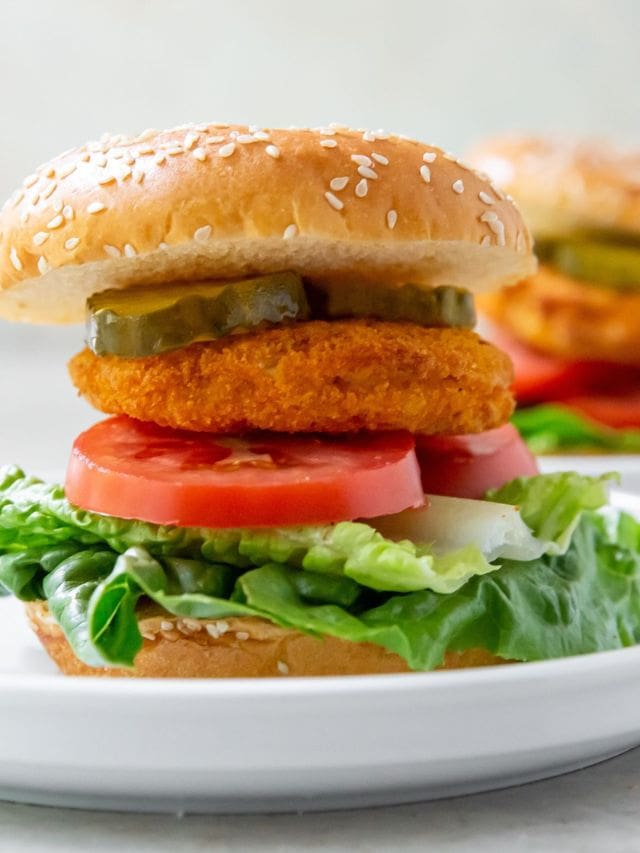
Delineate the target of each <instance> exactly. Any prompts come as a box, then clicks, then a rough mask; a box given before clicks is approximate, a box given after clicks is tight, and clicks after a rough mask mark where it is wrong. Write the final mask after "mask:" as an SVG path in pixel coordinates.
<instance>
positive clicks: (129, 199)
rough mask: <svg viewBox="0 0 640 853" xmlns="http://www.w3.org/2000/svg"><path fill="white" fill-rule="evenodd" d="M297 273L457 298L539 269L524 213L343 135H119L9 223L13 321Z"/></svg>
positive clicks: (422, 161)
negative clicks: (144, 290)
mask: <svg viewBox="0 0 640 853" xmlns="http://www.w3.org/2000/svg"><path fill="white" fill-rule="evenodd" d="M281 269H292V270H297V271H299V272H301V273H302V274H304V275H307V276H308V277H309V278H311V279H314V280H315V281H317V282H319V283H321V282H322V281H323V280H326V279H329V278H331V279H336V278H338V279H339V278H345V279H349V280H353V279H354V278H356V277H357V279H358V281H361V282H366V281H367V280H376V281H384V282H389V283H404V282H407V281H412V282H415V283H422V284H424V285H425V286H437V285H441V284H447V285H458V286H463V287H466V288H468V289H469V290H472V291H475V292H482V291H486V290H490V289H494V288H496V287H498V286H501V285H506V284H513V283H515V282H516V281H518V280H520V279H522V278H524V277H525V276H527V275H529V274H531V273H532V272H533V271H534V269H535V259H534V257H533V255H532V246H531V238H530V235H529V232H528V230H527V227H526V226H525V224H524V222H523V220H522V218H521V216H520V214H519V213H518V211H517V209H516V208H515V206H514V205H513V203H512V202H511V201H510V200H508V199H506V198H505V197H504V196H503V195H502V193H501V192H500V191H499V190H497V189H496V188H495V187H493V186H492V184H491V183H490V182H489V180H488V179H486V177H484V176H480V175H479V174H477V173H476V172H474V171H472V170H471V169H470V168H469V167H467V166H465V165H463V164H462V163H461V162H460V161H458V160H456V159H455V158H453V157H452V156H451V155H449V154H446V153H444V152H443V151H442V150H440V149H439V148H435V147H434V146H432V145H425V144H423V143H420V142H416V141H412V140H409V139H405V138H403V137H399V136H390V135H389V134H386V133H382V132H381V131H379V132H377V133H372V132H369V131H365V132H362V131H355V130H349V129H345V128H342V127H330V128H319V129H315V130H300V129H295V130H294V129H289V130H270V129H269V130H258V129H256V128H247V127H243V126H239V125H215V124H209V125H195V126H188V127H181V128H176V129H173V130H169V131H164V132H157V131H146V132H145V133H143V134H141V135H140V136H138V137H132V138H127V137H122V136H112V137H106V138H104V139H103V140H102V141H101V142H96V143H89V144H87V145H84V146H82V147H81V148H77V149H73V150H71V151H68V152H66V153H64V154H62V155H60V156H59V157H57V158H55V159H54V160H52V161H51V162H49V163H46V164H44V165H43V166H41V167H40V168H39V169H37V170H36V172H35V173H34V174H33V175H30V176H28V177H27V178H26V179H25V180H24V182H23V185H22V187H21V188H20V189H19V190H17V191H16V192H15V193H14V195H13V196H12V197H11V198H10V199H9V200H8V202H7V203H6V204H5V206H4V208H3V210H2V212H1V213H0V317H4V318H7V319H12V320H23V321H28V322H50V323H68V322H76V321H81V320H82V319H83V316H84V304H85V300H86V298H87V297H88V296H89V295H91V294H92V293H95V292H97V291H99V290H103V289H106V288H112V287H120V288H123V287H128V286H131V285H135V284H154V283H158V282H166V281H186V280H193V279H207V278H230V277H234V276H239V275H245V274H251V273H259V272H272V271H277V270H281Z"/></svg>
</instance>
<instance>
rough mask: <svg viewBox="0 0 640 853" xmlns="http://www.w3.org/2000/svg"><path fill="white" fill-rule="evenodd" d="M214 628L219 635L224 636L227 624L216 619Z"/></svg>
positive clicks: (227, 627)
mask: <svg viewBox="0 0 640 853" xmlns="http://www.w3.org/2000/svg"><path fill="white" fill-rule="evenodd" d="M216 627H217V629H218V631H219V633H220V634H226V633H227V631H228V630H229V623H228V622H227V621H225V620H224V619H218V621H217V622H216Z"/></svg>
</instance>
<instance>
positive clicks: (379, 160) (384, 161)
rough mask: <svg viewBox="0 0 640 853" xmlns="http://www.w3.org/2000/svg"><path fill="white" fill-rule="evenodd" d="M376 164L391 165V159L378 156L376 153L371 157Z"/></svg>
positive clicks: (381, 155) (382, 155)
mask: <svg viewBox="0 0 640 853" xmlns="http://www.w3.org/2000/svg"><path fill="white" fill-rule="evenodd" d="M371 156H372V157H373V159H374V160H375V161H376V163H380V165H381V166H388V165H389V158H388V157H385V156H384V154H377V153H376V152H375V151H374V152H373V153H372V155H371Z"/></svg>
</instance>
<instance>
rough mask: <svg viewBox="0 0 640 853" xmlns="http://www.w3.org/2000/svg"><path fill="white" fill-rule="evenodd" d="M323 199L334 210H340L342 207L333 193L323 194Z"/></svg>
mask: <svg viewBox="0 0 640 853" xmlns="http://www.w3.org/2000/svg"><path fill="white" fill-rule="evenodd" d="M324 197H325V198H326V200H327V201H328V202H329V204H330V205H331V207H332V208H333V209H334V210H342V208H343V207H344V204H343V203H342V202H341V201H340V199H339V198H338V197H337V196H335V195H334V194H333V193H325V194H324Z"/></svg>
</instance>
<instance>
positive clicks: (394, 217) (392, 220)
mask: <svg viewBox="0 0 640 853" xmlns="http://www.w3.org/2000/svg"><path fill="white" fill-rule="evenodd" d="M397 221H398V214H397V213H396V211H395V210H389V211H387V227H388V228H390V229H391V230H392V231H393V229H394V228H395V227H396V222H397Z"/></svg>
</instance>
